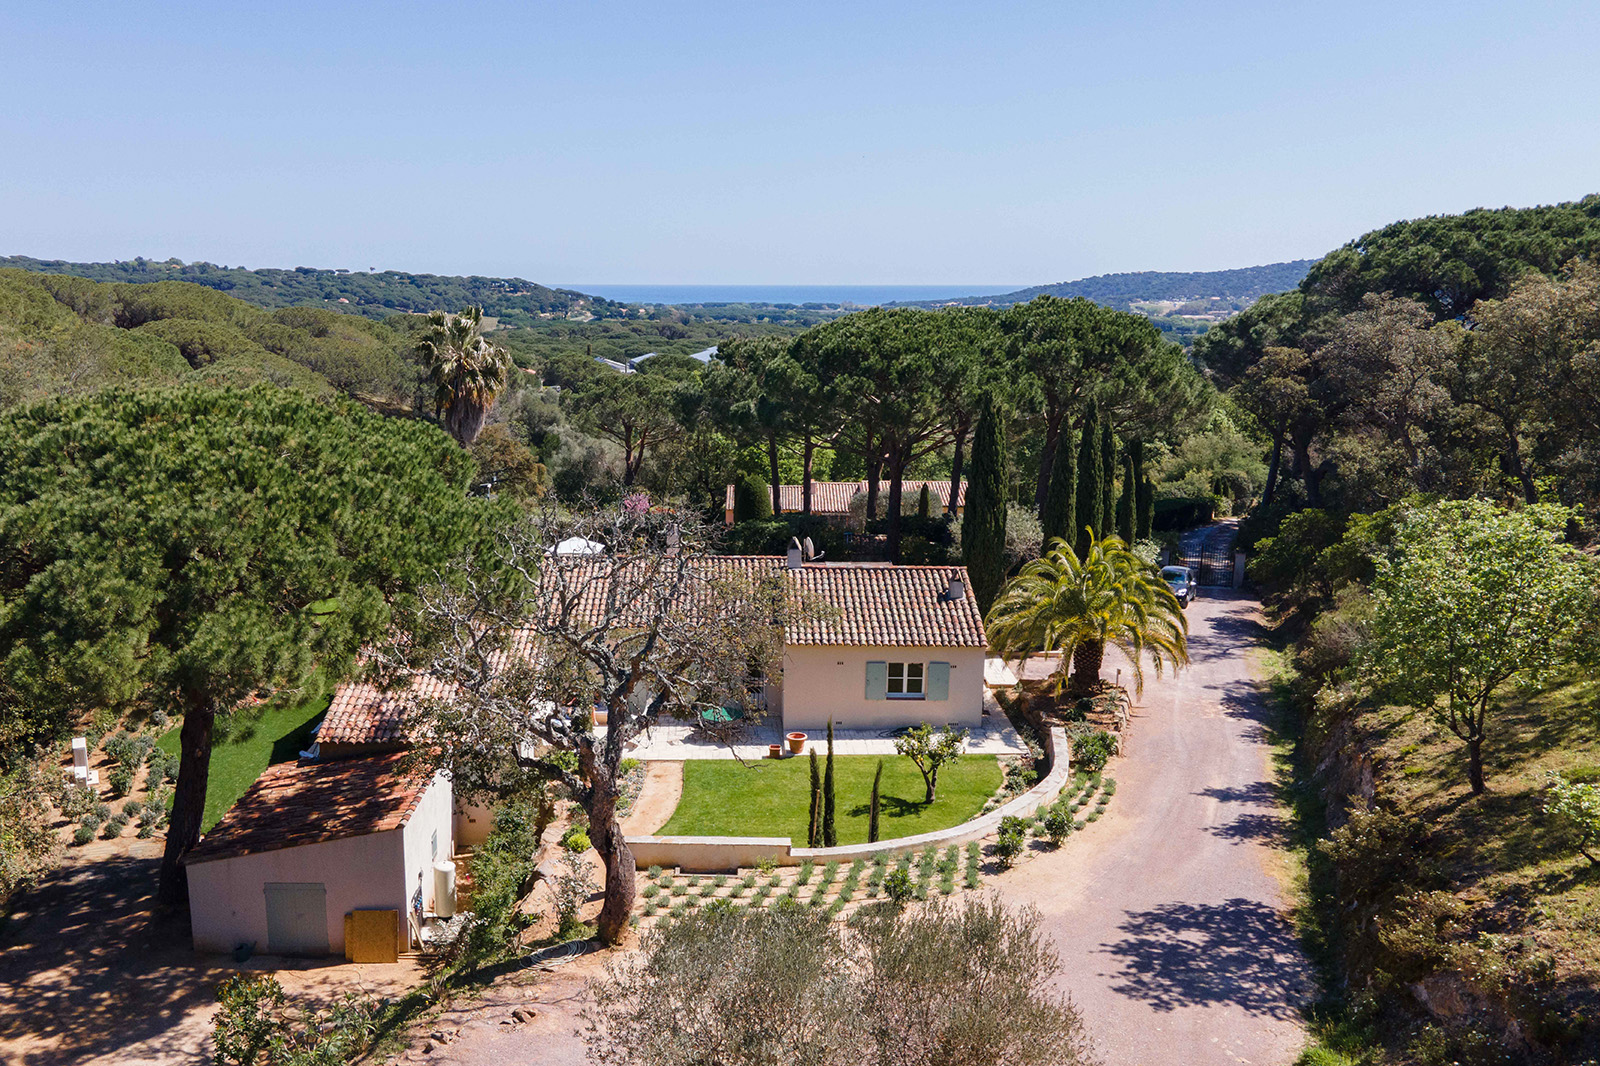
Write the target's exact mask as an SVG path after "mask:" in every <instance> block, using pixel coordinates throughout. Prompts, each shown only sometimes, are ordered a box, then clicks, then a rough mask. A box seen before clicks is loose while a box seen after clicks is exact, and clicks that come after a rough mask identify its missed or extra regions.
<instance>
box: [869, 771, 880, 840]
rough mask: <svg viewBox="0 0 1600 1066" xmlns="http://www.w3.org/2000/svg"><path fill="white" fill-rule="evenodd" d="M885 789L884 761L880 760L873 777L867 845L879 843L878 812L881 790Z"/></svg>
mask: <svg viewBox="0 0 1600 1066" xmlns="http://www.w3.org/2000/svg"><path fill="white" fill-rule="evenodd" d="M882 787H883V760H882V759H879V760H878V769H877V771H876V772H874V773H873V775H872V800H871V802H870V803H868V804H867V843H868V844H876V843H877V842H878V811H879V799H878V795H879V790H880V789H882Z"/></svg>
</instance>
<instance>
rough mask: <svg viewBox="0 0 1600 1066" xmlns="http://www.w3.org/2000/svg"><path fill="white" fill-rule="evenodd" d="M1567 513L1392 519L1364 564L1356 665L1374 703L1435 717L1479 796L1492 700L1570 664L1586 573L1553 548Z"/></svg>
mask: <svg viewBox="0 0 1600 1066" xmlns="http://www.w3.org/2000/svg"><path fill="white" fill-rule="evenodd" d="M1570 516H1571V512H1570V511H1568V510H1567V509H1566V508H1563V507H1558V506H1554V505H1550V504H1541V505H1536V506H1531V507H1524V508H1522V509H1520V510H1505V509H1503V508H1501V507H1498V506H1496V505H1494V504H1492V503H1489V502H1488V501H1485V500H1456V501H1450V502H1445V503H1437V504H1433V505H1431V506H1426V507H1415V508H1412V509H1410V510H1408V511H1404V512H1402V514H1401V516H1400V518H1399V519H1398V521H1397V522H1396V526H1395V540H1394V546H1393V548H1392V550H1391V551H1390V552H1389V553H1388V554H1386V555H1383V556H1380V557H1379V558H1378V559H1377V560H1376V564H1377V576H1376V578H1375V580H1374V582H1373V589H1372V592H1373V605H1374V615H1373V620H1372V634H1373V635H1372V639H1371V641H1370V642H1369V643H1368V644H1367V646H1366V647H1365V648H1363V649H1362V652H1361V654H1360V656H1359V658H1358V662H1359V664H1360V667H1361V673H1362V676H1363V677H1364V678H1365V679H1366V681H1367V682H1368V683H1369V684H1371V685H1372V686H1373V688H1374V690H1375V691H1376V692H1377V694H1378V695H1380V696H1381V697H1383V698H1386V699H1391V700H1393V701H1395V702H1397V703H1402V704H1407V705H1409V706H1412V707H1416V708H1418V709H1419V710H1424V711H1427V712H1429V713H1431V714H1433V715H1434V716H1436V717H1437V718H1438V719H1439V721H1440V722H1442V723H1443V724H1444V725H1445V727H1446V728H1448V729H1449V730H1450V732H1452V733H1453V734H1455V735H1456V736H1457V737H1458V738H1460V739H1461V740H1462V741H1463V742H1464V743H1465V744H1466V748H1467V779H1468V781H1469V782H1470V784H1471V786H1472V791H1473V792H1474V793H1481V792H1483V791H1484V787H1485V786H1484V779H1483V742H1484V740H1485V739H1486V737H1487V735H1488V725H1489V720H1490V718H1491V717H1492V715H1493V713H1494V710H1495V706H1496V702H1497V700H1498V699H1499V698H1500V697H1502V696H1503V695H1504V694H1506V693H1507V692H1508V691H1509V690H1511V689H1513V688H1515V687H1524V688H1526V687H1529V686H1533V685H1537V684H1539V683H1540V682H1542V681H1547V680H1549V679H1551V678H1552V676H1553V675H1555V674H1556V673H1557V672H1558V671H1559V670H1560V669H1562V668H1563V667H1565V666H1568V665H1570V664H1571V663H1572V661H1573V657H1574V655H1575V653H1576V651H1577V642H1578V639H1579V637H1580V635H1581V633H1582V627H1583V625H1584V624H1585V620H1586V619H1587V618H1588V617H1589V616H1590V615H1591V614H1592V612H1593V611H1594V609H1595V582H1596V571H1595V566H1594V563H1593V562H1592V561H1591V560H1589V559H1587V558H1585V557H1584V556H1582V555H1580V554H1579V553H1578V552H1577V551H1575V550H1574V549H1572V548H1571V547H1570V546H1568V545H1567V544H1566V543H1565V542H1564V540H1563V530H1564V529H1565V528H1566V525H1567V520H1568V518H1569V517H1570Z"/></svg>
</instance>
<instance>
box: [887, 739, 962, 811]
mask: <svg viewBox="0 0 1600 1066" xmlns="http://www.w3.org/2000/svg"><path fill="white" fill-rule="evenodd" d="M966 748H967V731H966V730H965V729H949V730H945V731H943V732H939V733H935V732H934V731H933V727H932V726H931V725H929V724H928V723H927V722H923V723H922V724H921V725H915V726H912V727H911V728H910V729H907V730H906V731H905V732H904V733H902V734H901V735H900V736H899V737H897V738H895V742H894V750H895V751H897V752H899V753H900V754H901V755H904V756H905V757H906V758H908V759H910V760H911V761H912V762H913V763H915V764H916V767H917V770H918V771H920V772H921V774H922V783H923V784H924V785H925V786H927V790H928V791H927V795H926V796H925V797H924V799H923V802H924V803H932V802H933V800H934V793H935V792H937V791H938V788H939V771H940V770H941V769H943V768H944V766H945V765H946V764H948V763H953V762H955V761H956V760H957V759H959V758H961V753H962V752H963V751H965V750H966Z"/></svg>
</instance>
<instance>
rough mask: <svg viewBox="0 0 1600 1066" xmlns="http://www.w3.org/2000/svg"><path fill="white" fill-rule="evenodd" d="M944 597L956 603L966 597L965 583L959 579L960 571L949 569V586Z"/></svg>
mask: <svg viewBox="0 0 1600 1066" xmlns="http://www.w3.org/2000/svg"><path fill="white" fill-rule="evenodd" d="M945 597H946V598H947V599H948V600H949V601H950V602H951V603H956V602H958V601H960V600H964V599H966V598H967V583H966V582H965V581H963V580H961V571H959V570H952V571H950V588H949V589H948V590H946V592H945Z"/></svg>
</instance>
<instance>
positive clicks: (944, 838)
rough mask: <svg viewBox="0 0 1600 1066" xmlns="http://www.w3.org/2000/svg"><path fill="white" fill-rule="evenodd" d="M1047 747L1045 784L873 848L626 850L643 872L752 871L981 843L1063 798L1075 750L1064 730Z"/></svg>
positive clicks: (638, 841)
mask: <svg viewBox="0 0 1600 1066" xmlns="http://www.w3.org/2000/svg"><path fill="white" fill-rule="evenodd" d="M1044 749H1045V755H1046V756H1048V757H1049V759H1050V772H1049V773H1048V774H1046V775H1045V777H1044V780H1042V781H1040V782H1039V783H1038V784H1037V785H1034V786H1033V787H1032V788H1030V789H1028V791H1026V792H1024V793H1023V794H1022V795H1020V796H1016V797H1014V798H1013V799H1011V800H1009V801H1007V802H1006V803H1004V804H1002V805H1001V806H999V807H996V808H995V809H994V810H992V811H990V812H989V813H987V814H981V815H979V816H978V817H976V818H974V819H972V820H971V821H970V822H962V823H961V824H960V825H953V826H951V827H949V828H948V829H936V830H934V831H933V832H931V833H918V834H917V835H916V836H910V837H896V838H895V839H893V840H880V841H878V842H877V843H875V844H842V845H840V846H839V847H835V848H797V847H795V846H794V841H793V839H792V838H790V837H660V836H638V837H629V838H628V848H629V849H630V850H631V851H632V852H633V860H634V864H635V865H637V866H638V867H639V868H641V869H645V868H648V867H651V866H669V867H670V866H675V867H677V868H678V869H679V870H682V871H683V872H684V873H717V872H720V871H727V870H738V869H741V868H748V867H753V866H756V865H758V864H759V863H760V862H761V861H762V860H764V859H771V860H774V861H775V862H777V864H778V865H779V866H798V865H800V864H801V863H802V862H805V861H806V860H808V859H809V860H811V861H812V862H818V863H826V862H830V861H833V860H838V861H840V862H850V861H853V860H855V859H870V858H872V857H873V856H874V855H878V854H887V855H900V854H903V853H905V852H910V851H921V850H923V849H924V848H927V847H929V846H931V845H938V846H940V847H945V846H947V845H950V844H965V843H967V842H968V841H969V840H982V839H983V838H984V837H986V836H989V835H991V834H993V833H994V832H995V831H997V830H998V829H999V828H1000V820H1001V819H1002V818H1008V817H1011V816H1017V817H1027V816H1029V815H1031V814H1033V813H1034V812H1035V811H1037V810H1038V809H1039V808H1040V807H1043V806H1044V805H1045V804H1047V803H1049V802H1050V801H1051V800H1053V799H1055V798H1056V796H1058V795H1060V794H1061V790H1062V788H1064V787H1065V786H1066V783H1067V778H1068V777H1070V776H1071V773H1072V765H1071V764H1072V751H1071V746H1070V745H1069V744H1068V743H1067V735H1066V733H1065V732H1063V731H1062V729H1061V727H1060V726H1051V727H1050V730H1049V732H1048V733H1046V734H1045V737H1044ZM1058 754H1059V757H1058Z"/></svg>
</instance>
